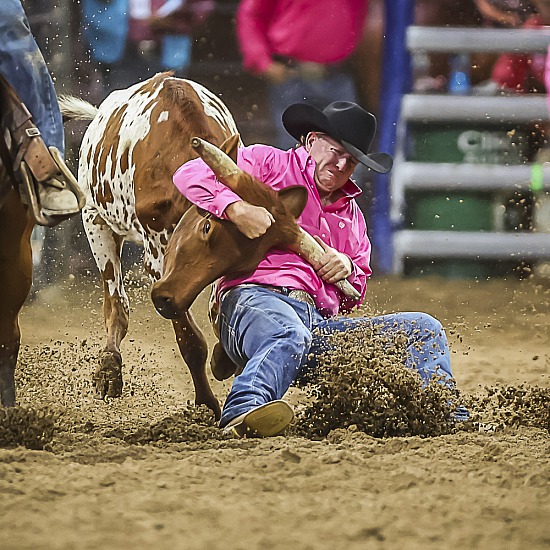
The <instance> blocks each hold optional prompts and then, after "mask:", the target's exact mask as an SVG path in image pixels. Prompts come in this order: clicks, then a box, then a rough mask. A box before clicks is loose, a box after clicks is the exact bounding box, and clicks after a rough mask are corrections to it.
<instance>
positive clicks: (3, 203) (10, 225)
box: [0, 75, 35, 407]
mask: <svg viewBox="0 0 550 550" xmlns="http://www.w3.org/2000/svg"><path fill="white" fill-rule="evenodd" d="M21 105H22V102H21V100H20V99H19V97H18V95H17V93H16V92H15V90H14V89H13V87H12V86H11V85H10V84H9V83H8V82H7V81H6V79H5V78H4V77H2V76H1V75H0V109H1V111H0V304H1V308H0V399H1V403H2V405H3V406H4V407H12V406H14V405H15V403H16V392H15V367H16V364H17V357H18V355H19V346H20V342H21V330H20V327H19V313H20V311H21V308H22V307H23V304H24V303H25V301H26V299H27V297H28V295H29V293H30V290H31V285H32V250H31V233H32V230H33V228H34V226H35V220H34V218H33V216H32V215H31V214H30V212H29V208H28V207H27V205H26V204H24V203H23V201H22V199H21V195H20V194H19V184H18V180H17V178H16V173H17V170H18V167H16V166H14V161H13V159H14V158H15V153H16V151H15V148H16V146H17V144H16V143H15V142H14V140H13V139H12V133H13V132H14V130H15V127H14V125H15V116H16V113H18V112H21Z"/></svg>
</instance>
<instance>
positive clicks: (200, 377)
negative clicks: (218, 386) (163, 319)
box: [172, 311, 221, 420]
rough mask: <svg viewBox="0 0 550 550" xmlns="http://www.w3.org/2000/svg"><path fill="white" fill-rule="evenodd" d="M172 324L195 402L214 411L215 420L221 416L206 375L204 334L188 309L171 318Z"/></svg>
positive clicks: (206, 354) (206, 348)
mask: <svg viewBox="0 0 550 550" xmlns="http://www.w3.org/2000/svg"><path fill="white" fill-rule="evenodd" d="M172 324H173V325H174V331H175V333H176V341H177V343H178V347H179V349H180V352H181V355H182V357H183V359H184V361H185V362H186V364H187V366H188V368H189V372H190V373H191V377H192V378H193V385H194V387H195V403H196V404H197V405H206V406H207V407H208V408H209V409H211V410H212V411H213V412H214V415H215V416H216V420H219V418H220V417H221V408H220V403H219V402H218V399H217V398H216V396H215V395H214V393H213V392H212V388H211V387H210V382H209V381H208V378H207V376H206V358H207V356H208V346H207V344H206V340H205V338H204V335H203V334H202V332H201V330H200V328H199V327H198V325H197V324H196V323H195V320H194V319H193V317H192V315H191V312H189V311H188V312H186V313H185V314H184V315H183V316H182V317H180V318H178V319H173V320H172Z"/></svg>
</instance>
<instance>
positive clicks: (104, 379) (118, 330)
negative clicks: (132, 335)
mask: <svg viewBox="0 0 550 550" xmlns="http://www.w3.org/2000/svg"><path fill="white" fill-rule="evenodd" d="M82 220H83V224H84V229H85V230H86V235H87V236H88V241H89V242H90V248H91V249H92V254H93V256H94V259H95V262H96V265H97V267H98V269H99V272H100V274H101V278H102V280H103V317H104V320H105V328H106V330H107V343H106V345H105V348H104V349H103V351H102V352H101V356H100V358H99V365H98V367H97V369H96V372H95V374H94V383H95V388H96V397H97V398H99V399H104V398H105V397H119V396H120V395H121V394H122V355H121V353H120V343H121V342H122V340H123V339H124V337H125V336H126V333H127V331H128V318H129V311H130V307H129V301H128V296H127V295H126V291H125V289H124V284H123V281H122V266H121V261H120V255H121V252H122V245H123V243H124V239H123V237H121V236H120V235H117V234H116V233H114V232H113V231H112V229H111V228H110V227H109V226H108V225H107V224H106V223H105V221H104V220H103V218H101V216H100V215H99V214H98V212H97V211H96V210H95V209H94V208H91V207H88V206H87V207H85V208H84V210H83V211H82Z"/></svg>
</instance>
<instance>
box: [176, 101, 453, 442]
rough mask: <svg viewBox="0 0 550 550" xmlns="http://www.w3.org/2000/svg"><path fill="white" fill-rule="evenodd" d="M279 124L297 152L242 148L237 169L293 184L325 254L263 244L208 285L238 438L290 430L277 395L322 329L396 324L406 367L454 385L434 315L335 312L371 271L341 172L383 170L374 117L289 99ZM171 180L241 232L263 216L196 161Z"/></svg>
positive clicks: (231, 424) (340, 105)
mask: <svg viewBox="0 0 550 550" xmlns="http://www.w3.org/2000/svg"><path fill="white" fill-rule="evenodd" d="M282 120H283V125H284V127H285V128H286V130H287V131H288V132H289V134H290V135H291V136H292V137H293V138H294V139H296V140H297V141H299V142H300V145H299V146H298V147H297V148H296V149H289V150H288V151H282V150H280V149H277V148H274V147H270V146H267V145H253V146H249V147H243V148H241V149H240V150H239V155H238V160H237V164H238V165H239V167H240V168H242V169H243V170H245V171H246V172H248V173H249V174H251V175H252V176H254V177H256V178H257V179H259V180H260V181H263V182H264V183H266V184H267V185H269V186H271V187H272V188H273V189H275V190H280V189H282V188H285V187H289V186H293V185H296V184H299V185H303V186H304V187H305V188H306V189H307V192H308V201H307V204H306V207H305V209H304V211H303V213H302V214H301V216H300V217H299V218H298V220H297V221H298V224H299V225H300V226H301V227H302V228H303V229H304V230H306V231H307V232H309V233H310V234H311V235H313V236H314V237H315V239H316V240H317V241H318V242H319V243H320V244H321V245H322V247H323V248H324V254H323V255H322V256H321V258H320V259H319V261H318V262H317V263H316V264H315V265H311V264H309V263H307V262H306V261H305V260H304V259H303V258H301V257H300V256H298V255H297V254H295V253H293V252H292V251H290V250H271V251H270V252H269V253H268V254H267V256H266V257H265V259H264V260H263V261H262V262H261V263H260V264H259V265H258V267H257V269H256V270H255V271H254V272H253V273H250V274H248V275H246V276H243V277H240V278H238V279H231V280H227V279H225V278H222V279H220V280H219V283H218V288H217V298H218V301H219V320H218V326H217V328H218V331H219V336H220V343H221V345H222V346H223V350H224V351H225V352H226V354H227V356H228V357H229V358H230V359H231V361H232V362H233V364H234V365H235V368H234V369H233V371H232V370H231V369H229V370H226V371H222V370H221V369H216V368H215V369H213V372H214V375H215V376H216V377H217V378H218V379H223V378H228V377H229V376H231V375H232V374H235V375H236V376H235V379H234V381H233V385H232V388H231V391H230V393H229V395H228V397H227V399H226V401H225V404H224V407H223V412H222V417H221V420H220V427H221V428H223V429H225V430H228V431H231V432H233V433H234V434H236V435H238V436H247V437H250V436H256V437H258V436H260V437H265V436H272V435H277V434H280V433H282V432H283V431H284V429H285V428H286V427H287V426H288V425H289V423H290V422H291V421H292V419H293V416H294V413H293V409H292V407H291V406H290V405H289V404H288V403H287V402H285V401H284V400H283V399H282V398H283V396H284V395H285V393H286V391H287V390H288V388H289V387H290V385H291V384H292V383H293V382H295V381H296V380H297V379H298V378H299V377H300V376H301V375H304V374H305V373H306V372H307V373H308V374H309V373H311V371H312V370H314V369H315V357H316V356H318V354H319V353H320V351H322V350H323V349H326V345H324V342H326V336H325V337H324V336H322V333H324V334H325V335H326V333H327V332H338V331H344V330H347V329H349V328H353V327H357V326H360V325H361V324H365V323H368V324H370V325H373V326H374V325H375V326H377V327H378V330H379V331H381V332H384V331H396V330H401V331H404V332H405V333H406V335H407V339H408V341H407V357H406V365H407V366H408V367H411V368H416V369H417V370H418V372H419V373H420V375H421V376H422V378H423V379H424V380H425V381H426V382H427V381H428V380H429V379H430V378H432V376H434V375H437V376H439V377H440V378H441V379H442V380H445V381H448V383H449V384H452V383H453V382H452V372H451V365H450V354H449V347H448V343H447V338H446V335H445V332H444V330H443V328H442V326H441V323H439V321H437V320H436V319H434V318H433V317H431V316H429V315H427V314H424V313H394V314H390V315H384V316H379V317H373V318H365V317H361V318H351V317H345V316H343V314H345V313H346V312H348V311H349V310H350V309H351V308H353V307H354V306H356V305H358V303H360V302H361V300H362V299H363V297H364V296H365V291H366V285H367V279H368V278H369V276H370V275H371V273H372V271H371V268H370V254H371V244H370V242H369V239H368V236H367V229H366V224H365V220H364V217H363V214H362V213H361V211H360V209H359V207H358V205H357V203H356V201H355V199H356V197H357V196H358V195H359V194H360V193H361V191H360V189H359V188H358V187H357V186H356V184H355V183H354V182H353V181H352V180H351V179H350V178H351V176H352V174H353V171H354V169H355V167H356V166H357V165H358V163H361V164H363V165H365V166H366V167H368V168H370V169H371V170H374V171H375V172H379V173H386V172H388V171H389V170H390V169H391V166H392V159H391V157H390V156H389V155H387V154H385V153H369V149H370V146H371V142H372V140H373V138H374V136H375V131H376V119H375V117H374V115H373V114H371V113H369V112H367V111H365V110H364V109H363V108H362V107H360V106H359V105H357V104H355V103H352V102H347V101H336V102H333V103H331V104H329V105H328V106H327V107H325V109H323V110H322V111H321V110H319V109H317V108H316V107H313V106H311V105H308V104H304V103H298V104H293V105H290V106H289V107H288V108H287V109H286V110H285V111H284V113H283V117H282ZM174 183H175V185H176V186H177V187H178V189H179V190H180V191H181V192H182V193H183V194H184V195H185V196H186V197H187V198H188V199H189V200H190V201H192V202H193V203H195V204H196V205H197V206H199V207H200V208H203V209H205V210H207V211H209V212H210V213H212V214H213V215H215V216H217V217H220V218H224V219H228V220H230V221H231V222H233V223H234V224H235V225H236V226H237V228H238V229H239V230H240V231H241V232H242V233H243V234H244V235H246V236H247V237H249V238H251V239H254V238H256V237H258V236H260V235H262V234H263V233H265V232H266V231H267V229H268V228H269V227H270V226H271V224H272V223H273V221H274V220H273V217H272V215H271V213H270V212H269V211H267V210H266V209H264V208H262V207H259V206H255V205H252V204H249V203H247V202H245V201H243V200H242V199H240V198H239V197H238V195H236V194H235V193H233V192H232V191H231V190H229V189H228V188H227V187H225V186H224V185H223V184H221V183H220V182H219V181H217V180H216V178H215V176H214V174H213V172H212V171H211V170H210V168H208V167H207V166H206V164H204V162H203V161H202V160H201V159H197V160H192V161H190V162H188V163H186V164H184V165H183V166H182V167H181V168H180V169H179V170H178V171H177V172H176V174H175V175H174ZM346 278H347V280H348V281H349V282H350V283H351V284H352V285H353V286H354V287H355V289H356V290H357V291H358V292H359V294H360V296H361V298H360V299H359V300H355V299H352V298H349V297H348V296H345V295H344V294H342V293H341V292H340V290H339V289H338V288H337V287H336V286H335V283H336V282H337V281H340V280H342V279H346ZM226 366H227V365H226Z"/></svg>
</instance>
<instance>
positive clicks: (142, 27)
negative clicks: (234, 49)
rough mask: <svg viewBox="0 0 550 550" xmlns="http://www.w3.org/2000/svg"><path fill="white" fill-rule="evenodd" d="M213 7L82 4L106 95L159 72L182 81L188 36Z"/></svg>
mask: <svg viewBox="0 0 550 550" xmlns="http://www.w3.org/2000/svg"><path fill="white" fill-rule="evenodd" d="M213 7H214V2H213V0H111V1H110V2H105V0H83V4H82V16H83V28H84V37H85V40H86V43H87V45H88V47H89V49H90V55H91V58H92V60H93V61H95V62H97V63H98V64H99V67H100V69H101V73H102V77H103V79H104V81H105V82H104V84H105V88H106V90H105V92H106V93H108V92H109V91H110V90H112V89H114V88H126V87H128V86H130V85H131V84H134V83H135V82H137V81H139V80H144V79H146V78H149V77H150V76H152V75H154V74H155V73H157V72H159V71H163V70H173V71H174V72H175V73H176V75H177V76H185V73H186V71H187V68H188V67H189V64H190V61H191V46H192V40H191V31H192V30H193V29H194V28H195V27H196V26H198V25H199V24H201V23H202V22H203V21H204V20H205V19H206V17H208V15H209V14H210V12H211V11H212V9H213Z"/></svg>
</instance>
